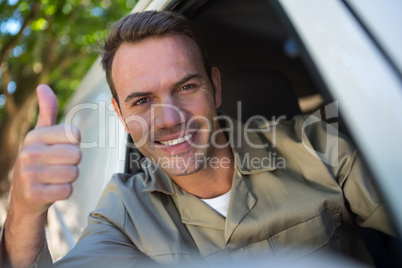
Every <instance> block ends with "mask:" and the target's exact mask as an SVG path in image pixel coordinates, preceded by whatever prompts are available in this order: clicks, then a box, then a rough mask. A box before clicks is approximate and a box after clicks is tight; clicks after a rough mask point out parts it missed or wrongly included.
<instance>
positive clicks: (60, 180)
mask: <svg viewBox="0 0 402 268" xmlns="http://www.w3.org/2000/svg"><path fill="white" fill-rule="evenodd" d="M38 174H39V175H40V183H42V184H66V183H73V182H74V181H75V180H76V179H77V178H78V167H77V166H75V165H54V166H48V167H46V168H44V169H41V171H40V172H39V173H38Z"/></svg>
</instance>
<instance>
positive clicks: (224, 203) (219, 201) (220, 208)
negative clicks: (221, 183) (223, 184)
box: [201, 190, 230, 218]
mask: <svg viewBox="0 0 402 268" xmlns="http://www.w3.org/2000/svg"><path fill="white" fill-rule="evenodd" d="M229 198H230V190H229V192H227V193H226V194H223V195H220V196H218V197H214V198H209V199H201V200H202V201H203V202H204V203H205V204H207V205H208V206H210V207H211V208H213V209H214V210H216V211H217V212H218V213H219V214H221V215H222V216H223V217H225V218H226V214H227V213H228V207H229Z"/></svg>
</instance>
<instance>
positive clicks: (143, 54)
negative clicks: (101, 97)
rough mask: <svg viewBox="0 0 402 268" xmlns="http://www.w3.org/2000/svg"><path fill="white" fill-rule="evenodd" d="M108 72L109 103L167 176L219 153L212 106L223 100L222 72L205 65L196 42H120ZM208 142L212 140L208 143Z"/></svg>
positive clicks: (179, 173) (186, 172) (183, 172)
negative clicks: (110, 85) (111, 85)
mask: <svg viewBox="0 0 402 268" xmlns="http://www.w3.org/2000/svg"><path fill="white" fill-rule="evenodd" d="M112 77H113V81H114V84H115V88H116V92H117V94H118V98H119V101H120V109H119V107H118V104H117V103H116V101H115V100H114V99H112V102H113V106H114V108H115V111H116V113H117V114H118V115H119V117H120V119H121V121H122V123H123V124H125V127H126V131H127V132H129V133H130V134H131V136H132V138H133V140H134V143H135V144H136V145H137V147H138V149H139V150H140V151H141V152H142V153H143V154H144V156H146V157H147V158H149V159H151V160H152V161H154V162H156V163H158V164H159V165H160V166H161V167H162V169H164V170H165V172H167V173H168V174H169V175H171V176H183V175H189V174H193V173H195V172H197V171H199V170H201V169H202V168H203V167H204V163H203V161H201V160H202V159H205V157H213V156H217V155H218V154H219V150H218V149H217V148H216V147H215V146H213V145H212V144H214V143H218V144H221V143H223V140H222V139H225V138H224V137H223V134H222V133H220V134H218V135H217V136H216V137H217V138H216V140H215V139H214V140H212V138H211V137H212V135H211V133H215V132H216V131H217V130H218V129H219V124H218V122H217V121H216V120H214V118H215V117H216V108H217V107H218V106H219V105H220V104H221V88H220V74H219V71H218V69H216V68H212V73H211V80H212V81H210V79H209V78H208V75H207V73H206V71H205V68H204V64H203V61H202V57H201V54H200V52H199V49H198V47H197V45H196V44H195V42H194V41H193V40H191V39H190V38H189V37H187V36H185V35H171V36H167V37H162V38H148V39H145V40H143V41H141V42H140V43H136V44H128V43H124V44H122V45H121V46H120V47H119V49H118V50H117V52H116V55H115V58H114V61H113V65H112ZM211 143H212V144H211Z"/></svg>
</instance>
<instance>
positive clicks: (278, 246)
mask: <svg viewBox="0 0 402 268" xmlns="http://www.w3.org/2000/svg"><path fill="white" fill-rule="evenodd" d="M339 226H340V211H331V210H329V209H327V210H325V211H324V212H322V213H321V214H320V215H318V216H316V217H313V218H311V219H308V220H306V221H304V222H302V223H299V224H296V225H294V226H292V227H290V228H288V229H286V230H284V231H281V232H279V233H277V234H275V235H273V236H272V237H271V238H269V240H268V241H269V244H270V246H271V248H272V249H273V251H274V254H275V255H276V256H278V257H279V258H292V259H293V258H298V257H302V256H304V255H307V254H310V253H312V252H314V251H317V250H318V249H320V248H323V247H324V246H326V245H327V244H329V242H330V240H331V237H332V236H333V235H334V233H335V231H336V230H337V229H338V227H339Z"/></svg>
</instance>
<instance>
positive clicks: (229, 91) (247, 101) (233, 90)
mask: <svg viewBox="0 0 402 268" xmlns="http://www.w3.org/2000/svg"><path fill="white" fill-rule="evenodd" d="M239 101H240V103H241V106H240V107H241V117H240V118H238V112H240V111H239V109H238V107H237V106H238V102H239ZM219 110H220V111H222V112H223V113H224V114H227V115H229V116H232V117H233V118H236V119H240V120H241V121H242V122H246V121H247V119H248V118H250V117H251V116H253V115H261V116H264V117H265V118H266V119H268V120H271V119H272V117H274V118H278V117H279V116H282V115H285V116H286V118H287V119H291V118H292V117H293V116H295V115H297V114H301V110H300V107H299V104H298V102H297V96H296V94H295V93H294V91H293V88H292V85H291V84H290V81H289V80H288V79H287V77H286V76H285V75H284V74H283V73H282V72H281V71H277V70H267V69H241V70H236V71H233V72H231V73H229V74H227V75H224V76H223V77H222V105H221V107H219Z"/></svg>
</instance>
